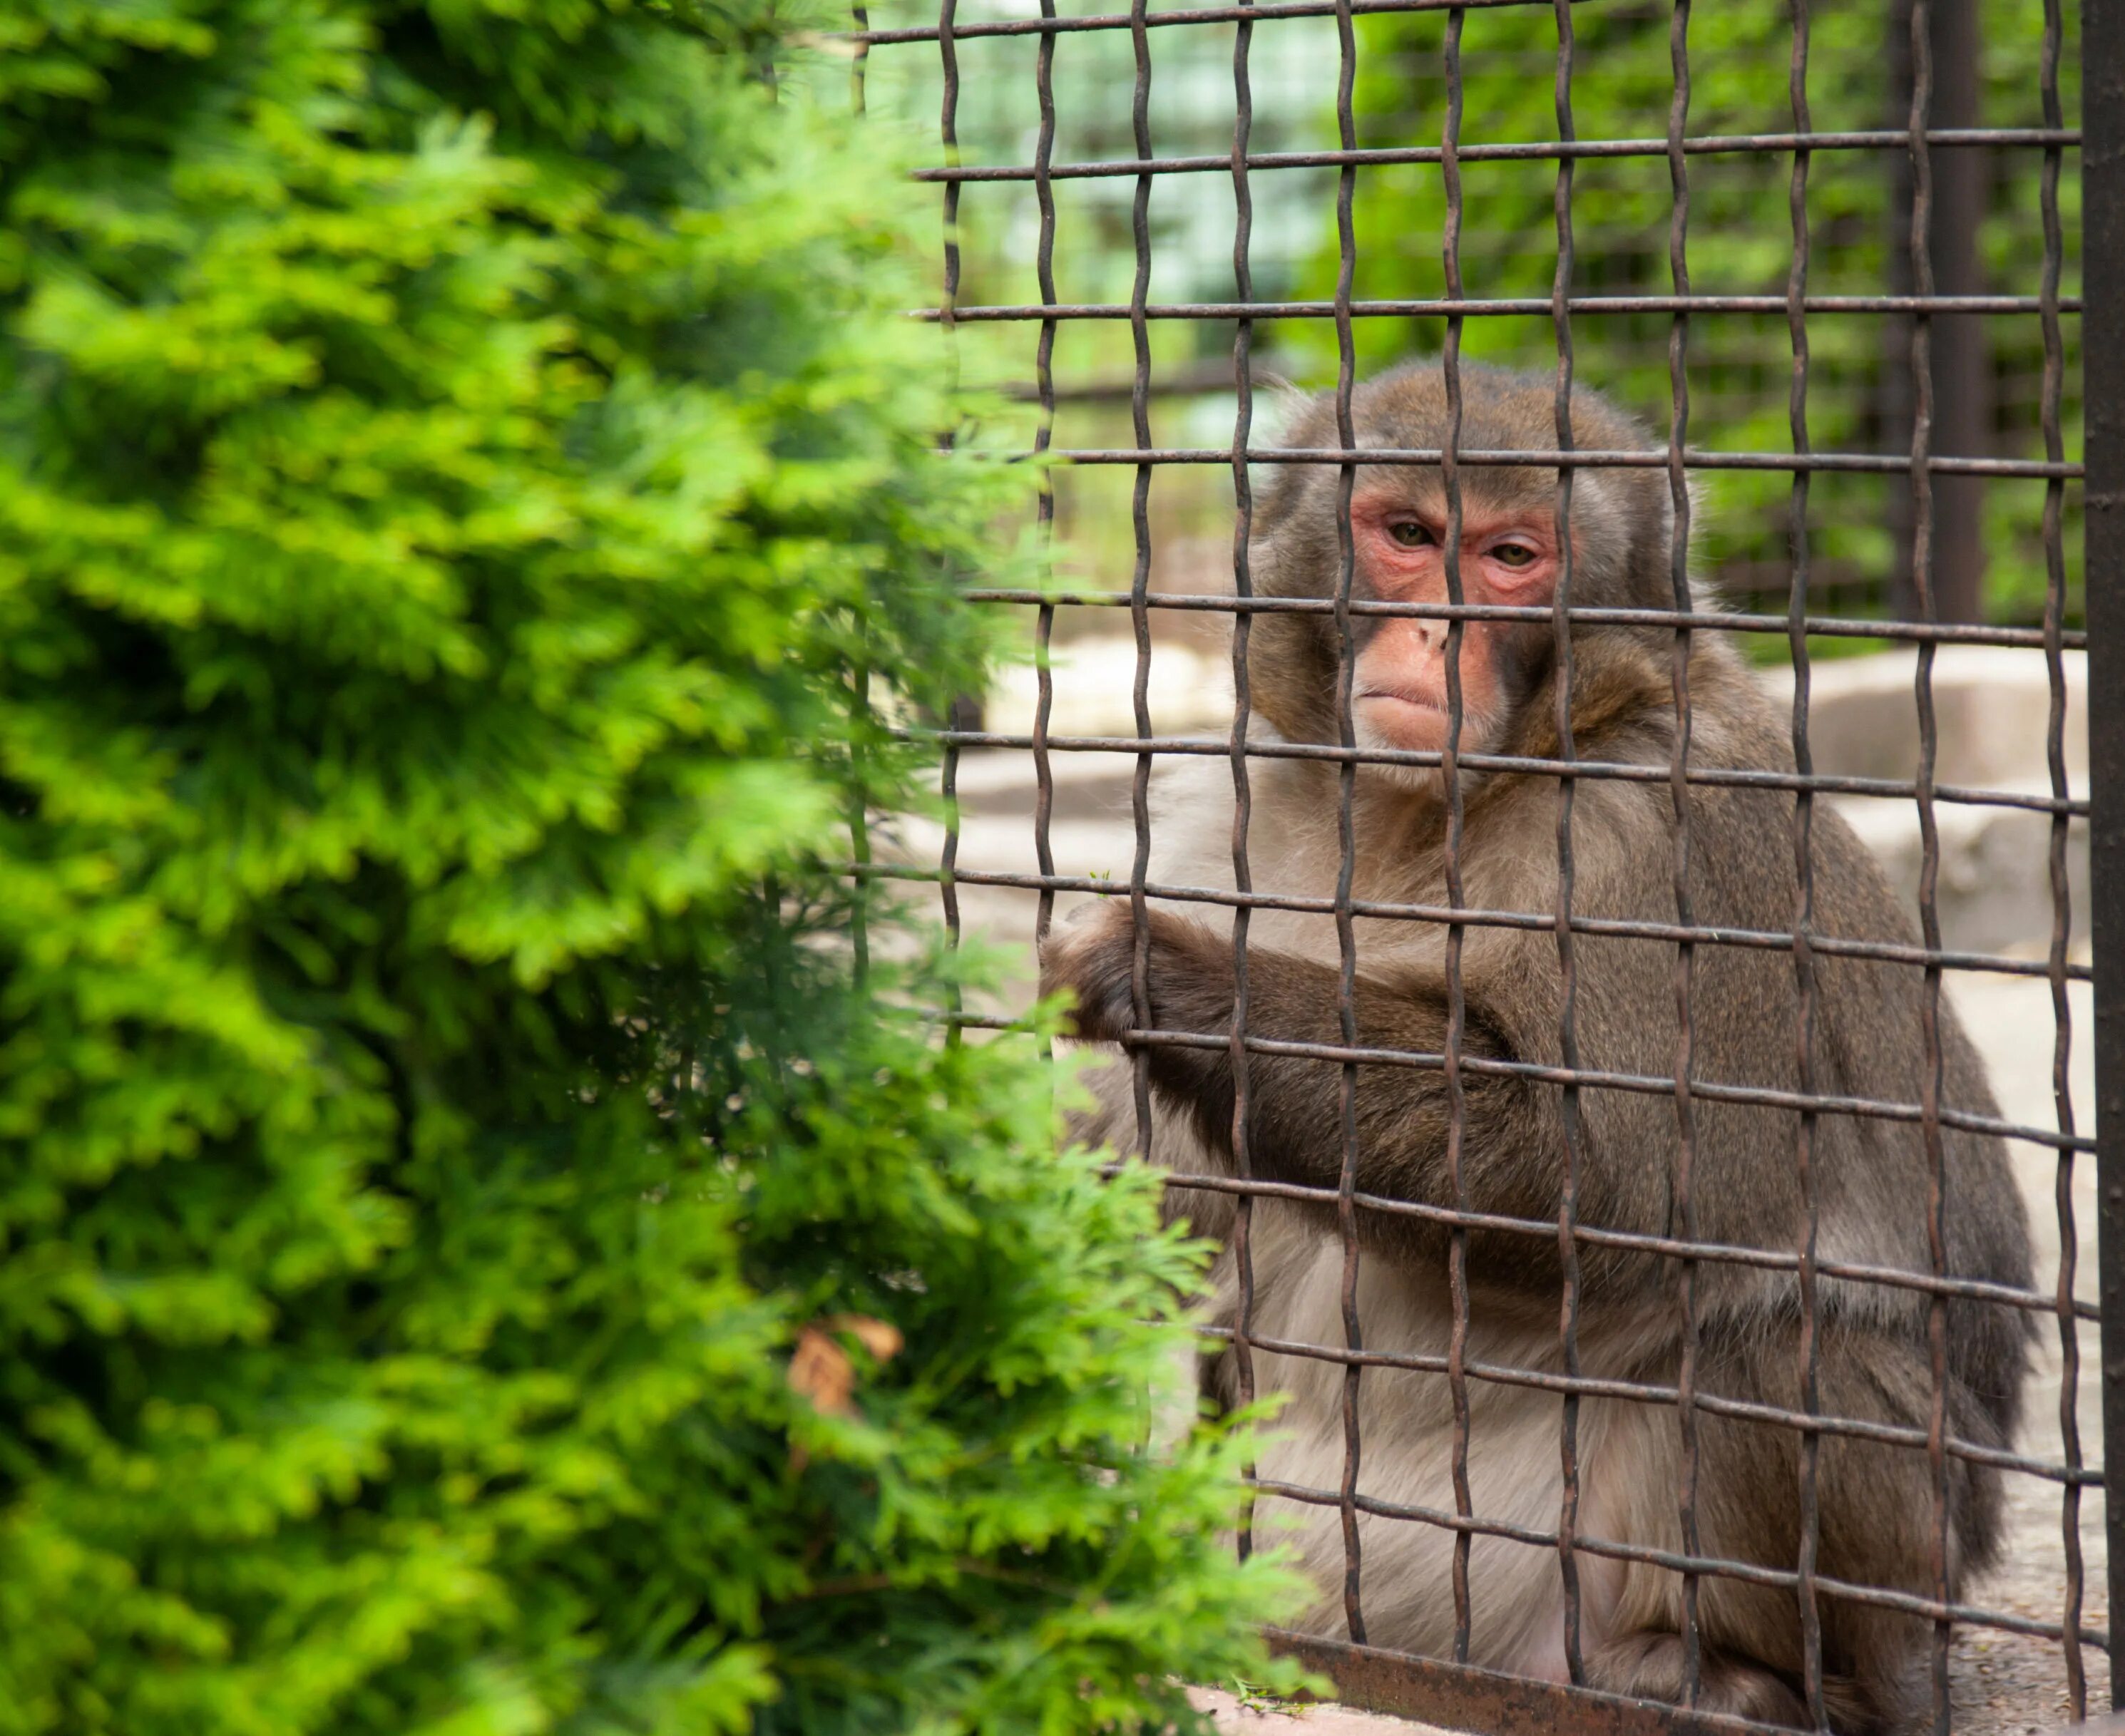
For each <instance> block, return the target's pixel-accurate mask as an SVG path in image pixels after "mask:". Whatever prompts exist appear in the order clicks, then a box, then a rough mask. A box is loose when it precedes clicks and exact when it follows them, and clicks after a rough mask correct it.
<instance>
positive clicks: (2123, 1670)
mask: <svg viewBox="0 0 2125 1736" xmlns="http://www.w3.org/2000/svg"><path fill="white" fill-rule="evenodd" d="M2121 66H2125V10H2121V9H2120V8H2119V7H2115V6H2084V7H2082V9H2081V13H2080V67H2081V75H2080V76H2081V125H2082V127H2083V129H2085V138H2084V140H2083V143H2082V155H2081V189H2082V191H2081V230H2082V237H2083V242H2082V245H2083V249H2084V262H2085V263H2086V262H2088V261H2093V262H2094V267H2093V269H2084V271H2083V272H2082V280H2083V281H2082V294H2083V295H2084V297H2085V304H2084V310H2083V318H2082V322H2081V372H2082V403H2083V407H2084V410H2085V414H2086V418H2087V427H2086V447H2087V467H2088V468H2087V475H2086V480H2085V482H2084V483H2083V485H2082V492H2081V504H2082V506H2083V507H2084V509H2085V511H2086V513H2087V524H2086V526H2085V529H2084V532H2083V537H2084V542H2085V549H2086V554H2087V572H2086V575H2085V580H2084V586H2085V588H2084V590H2083V594H2082V608H2083V609H2084V610H2085V613H2086V614H2087V618H2088V646H2089V652H2088V775H2089V804H2090V814H2089V821H2088V870H2089V887H2088V891H2089V899H2088V905H2089V909H2088V918H2089V939H2090V943H2091V944H2092V946H2093V947H2094V953H2095V957H2097V958H2098V959H2099V960H2105V961H2112V962H2114V961H2116V960H2118V959H2120V958H2125V950H2121V947H2125V826H2121V824H2120V821H2121V817H2125V703H2121V702H2125V680H2120V668H2121V666H2120V664H2119V661H2118V658H2119V655H2120V652H2121V651H2125V583H2121V581H2125V416H2121V413H2120V412H2121V407H2125V279H2121V277H2120V275H2119V274H2118V271H2116V270H2115V269H2114V267H2115V262H2116V261H2118V260H2119V259H2121V258H2125V101H2121V100H2120V96H2119V92H2118V79H2117V69H2118V68H2119V67H2121ZM2106 264H2109V265H2110V266H2112V267H2113V268H2112V269H2109V270H2105V269H2104V266H2105V265H2106ZM2094 1001H2095V1017H2094V1020H2093V1021H2092V1022H2091V1029H2090V1042H2091V1043H2092V1045H2093V1046H2094V1051H2095V1103H2094V1111H2095V1127H2094V1132H2095V1147H2096V1149H2095V1201H2096V1205H2095V1234H2096V1251H2095V1271H2096V1282H2097V1284H2098V1285H2099V1296H2100V1315H2101V1318H2100V1320H2099V1323H2098V1328H2097V1329H2098V1333H2099V1338H2098V1347H2097V1348H2098V1353H2099V1357H2100V1358H2101V1361H2100V1364H2099V1366H2100V1367H2101V1368H2102V1369H2103V1371H2104V1378H2103V1381H2102V1385H2101V1386H2100V1388H2099V1404H2100V1423H2101V1428H2100V1433H2101V1437H2102V1440H2103V1490H2104V1501H2103V1511H2104V1522H2103V1528H2104V1545H2105V1546H2104V1557H2105V1570H2104V1592H2105V1595H2106V1598H2107V1602H2108V1607H2109V1645H2108V1647H2107V1648H2106V1649H2107V1650H2108V1651H2109V1663H2110V1704H2111V1707H2112V1709H2113V1710H2125V1705H2121V1696H2125V1381H2120V1380H2118V1379H2117V1378H2116V1377H2115V1376H2114V1375H2113V1373H2112V1372H2111V1371H2112V1370H2113V1369H2115V1368H2117V1367H2119V1366H2121V1365H2125V972H2121V971H2118V970H2115V969H2112V968H2109V967H2108V966H2107V965H2106V966H2104V967H2099V968H2098V969H2097V971H2096V972H2095V981H2094Z"/></svg>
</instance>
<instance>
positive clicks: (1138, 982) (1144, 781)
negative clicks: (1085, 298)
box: [1129, 0, 1152, 1162]
mask: <svg viewBox="0 0 2125 1736" xmlns="http://www.w3.org/2000/svg"><path fill="white" fill-rule="evenodd" d="M1143 15H1144V0H1131V4H1130V7H1129V44H1130V46H1131V47H1132V48H1133V49H1134V50H1135V54H1136V89H1135V92H1134V94H1133V96H1132V98H1131V100H1130V104H1129V120H1130V125H1131V126H1132V128H1133V130H1134V132H1135V134H1136V154H1137V160H1138V162H1148V161H1150V158H1151V42H1150V39H1149V37H1148V36H1147V35H1146V34H1145V31H1144V22H1143ZM1151 183H1152V176H1150V175H1148V174H1143V175H1139V176H1137V178H1136V202H1135V205H1134V207H1133V209H1132V210H1131V212H1130V231H1131V233H1132V235H1133V238H1134V241H1135V244H1136V278H1135V281H1134V283H1133V285H1132V286H1131V288H1130V290H1129V336H1130V339H1131V340H1132V341H1133V344H1134V346H1135V350H1136V377H1135V380H1134V383H1133V384H1132V386H1131V387H1130V389H1129V413H1130V416H1131V418H1132V420H1133V423H1134V426H1135V429H1136V443H1137V448H1138V450H1139V451H1142V450H1143V449H1147V448H1148V447H1149V446H1150V445H1151V331H1150V327H1149V326H1148V324H1147V322H1146V319H1145V316H1144V303H1145V302H1146V301H1147V299H1149V297H1150V294H1151ZM1151 472H1152V467H1151V466H1150V465H1149V464H1147V463H1144V464H1138V466H1137V467H1136V487H1135V491H1134V492H1133V496H1131V499H1130V503H1129V522H1130V525H1131V526H1132V528H1133V530H1134V533H1135V536H1136V571H1135V572H1134V574H1133V576H1132V577H1131V578H1130V581H1129V619H1130V622H1131V623H1132V624H1133V626H1134V628H1135V629H1136V687H1135V694H1134V699H1135V704H1136V736H1137V740H1138V741H1149V740H1150V739H1151V612H1150V609H1149V608H1148V607H1147V605H1146V604H1145V602H1144V594H1145V592H1146V591H1147V590H1149V589H1150V586H1151ZM1151 760H1152V756H1151V754H1150V751H1149V750H1145V751H1144V752H1143V753H1140V754H1138V755H1137V756H1136V782H1135V783H1134V785H1133V788H1132V790H1131V792H1130V806H1131V810H1132V812H1133V816H1134V818H1135V821H1136V857H1135V859H1134V861H1133V863H1131V865H1130V868H1129V915H1130V917H1131V919H1132V920H1133V922H1134V924H1135V926H1136V951H1135V953H1134V956H1133V958H1132V960H1131V962H1130V967H1129V995H1130V1000H1131V1003H1132V1011H1133V1014H1134V1017H1135V1020H1136V1028H1137V1029H1138V1030H1139V1031H1146V1030H1149V1029H1150V1028H1151V922H1150V919H1149V913H1148V912H1147V910H1145V908H1144V901H1143V882H1144V877H1145V876H1146V875H1147V873H1149V872H1150V870H1151ZM1132 1066H1133V1069H1134V1073H1135V1084H1136V1141H1137V1153H1138V1155H1139V1156H1140V1157H1142V1158H1143V1159H1144V1160H1145V1161H1146V1162H1148V1161H1149V1160H1150V1158H1151V1055H1150V1051H1147V1050H1145V1049H1143V1048H1138V1049H1137V1050H1135V1051H1133V1060H1132Z"/></svg>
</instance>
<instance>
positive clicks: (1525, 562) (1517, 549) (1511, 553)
mask: <svg viewBox="0 0 2125 1736" xmlns="http://www.w3.org/2000/svg"><path fill="white" fill-rule="evenodd" d="M1491 559H1492V560H1494V561H1496V562H1501V564H1502V565H1505V566H1507V567H1532V566H1533V565H1534V561H1535V552H1534V550H1533V549H1532V548H1529V547H1528V545H1527V544H1526V543H1499V544H1498V546H1497V547H1496V548H1493V549H1492V550H1491Z"/></svg>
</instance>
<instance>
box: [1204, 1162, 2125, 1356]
mask: <svg viewBox="0 0 2125 1736" xmlns="http://www.w3.org/2000/svg"><path fill="white" fill-rule="evenodd" d="M1165 1182H1166V1186H1167V1187H1169V1188H1188V1189H1190V1190H1191V1191H1193V1192H1194V1193H1224V1194H1229V1195H1232V1197H1235V1198H1240V1199H1280V1200H1288V1201H1290V1202H1293V1203H1294V1204H1298V1205H1315V1206H1332V1205H1334V1204H1335V1203H1336V1201H1337V1199H1338V1198H1339V1197H1340V1196H1339V1195H1338V1194H1337V1193H1336V1191H1335V1190H1334V1189H1332V1188H1310V1187H1308V1186H1307V1185H1306V1184H1305V1183H1303V1182H1275V1181H1264V1180H1262V1179H1259V1178H1257V1177H1253V1176H1231V1175H1211V1174H1202V1173H1198V1172H1196V1171H1193V1170H1168V1171H1167V1172H1166V1176H1165ZM1354 1197H1355V1199H1356V1200H1357V1202H1358V1204H1359V1206H1360V1207H1362V1208H1363V1209H1364V1210H1366V1211H1372V1212H1374V1213H1377V1214H1378V1215H1379V1216H1383V1217H1408V1218H1416V1219H1418V1220H1420V1221H1422V1222H1425V1223H1428V1224H1436V1225H1438V1226H1440V1227H1441V1228H1444V1229H1449V1230H1491V1231H1494V1232H1496V1233H1497V1234H1499V1235H1520V1236H1527V1237H1531V1238H1534V1239H1535V1240H1541V1241H1554V1240H1557V1221H1556V1220H1555V1219H1554V1218H1551V1219H1546V1220H1545V1219H1538V1218H1524V1217H1506V1216H1501V1215H1500V1214H1498V1213H1496V1212H1492V1211H1463V1210H1461V1209H1460V1208H1458V1207H1453V1206H1435V1205H1433V1204H1431V1203H1430V1202H1429V1201H1425V1200H1406V1199H1397V1198H1394V1197H1392V1196H1390V1195H1388V1194H1382V1193H1358V1194H1356V1195H1355V1196H1354ZM1571 1235H1572V1238H1573V1240H1576V1241H1581V1242H1584V1243H1585V1244H1586V1245H1587V1246H1589V1247H1590V1248H1614V1249H1617V1250H1618V1252H1621V1253H1626V1254H1651V1255H1653V1256H1656V1258H1663V1259H1689V1260H1709V1261H1712V1262H1713V1263H1716V1264H1720V1265H1728V1266H1749V1267H1753V1268H1755V1269H1757V1270H1759V1271H1764V1272H1798V1271H1799V1269H1800V1256H1799V1255H1798V1254H1796V1253H1793V1252H1792V1251H1791V1250H1789V1249H1779V1248H1745V1247H1742V1246H1740V1245H1739V1244H1736V1243H1733V1242H1707V1241H1697V1240H1690V1239H1689V1238H1687V1237H1684V1236H1674V1235H1644V1234H1642V1233H1641V1232H1639V1231H1637V1230H1609V1229H1604V1228H1603V1227H1602V1226H1600V1225H1589V1224H1582V1223H1579V1222H1577V1221H1575V1222H1574V1223H1573V1224H1572V1226H1571ZM1815 1269H1816V1272H1817V1273H1821V1274H1822V1275H1823V1276H1825V1277H1836V1278H1845V1279H1847V1280H1849V1281H1850V1282H1853V1283H1855V1284H1873V1285H1877V1286H1879V1287H1881V1288H1882V1289H1885V1290H1909V1291H1914V1292H1915V1293H1917V1294H1919V1295H1921V1296H1951V1297H1954V1298H1956V1299H1958V1300H1959V1301H1971V1302H1991V1303H1997V1304H1998V1305H1999V1306H2001V1307H2003V1308H2019V1309H2023V1310H2026V1311H2028V1312H2030V1313H2033V1314H2053V1313H2056V1312H2057V1310H2058V1299H2057V1297H2056V1296H2040V1295H2038V1293H2037V1292H2036V1291H2033V1290H2021V1289H2017V1288H2016V1287H2014V1285H2012V1284H1998V1283H1995V1282H1992V1281H1991V1279H1989V1278H1958V1277H1947V1276H1945V1275H1944V1274H1942V1273H1934V1272H1913V1271H1908V1270H1906V1268H1903V1267H1901V1266H1873V1265H1864V1264H1861V1263H1858V1262H1855V1261H1852V1260H1826V1259H1821V1258H1817V1259H1816V1263H1815ZM2072 1311H2073V1314H2074V1315H2075V1317H2076V1319H2080V1320H2087V1321H2090V1322H2091V1323H2093V1322H2094V1321H2096V1320H2099V1319H2100V1318H2101V1316H2100V1314H2099V1310H2098V1309H2097V1306H2096V1304H2094V1302H2090V1301H2082V1300H2080V1298H2078V1297H2076V1298H2075V1299H2074V1301H2073V1304H2072Z"/></svg>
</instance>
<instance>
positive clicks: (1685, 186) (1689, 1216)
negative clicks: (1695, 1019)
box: [1667, 0, 1703, 1706]
mask: <svg viewBox="0 0 2125 1736" xmlns="http://www.w3.org/2000/svg"><path fill="white" fill-rule="evenodd" d="M1668 61H1669V65H1670V69H1671V72H1672V74H1673V78H1674V95H1673V97H1672V98H1671V100H1670V102H1669V104H1668V111H1667V172H1668V186H1669V188H1670V208H1669V219H1668V236H1667V263H1668V271H1669V275H1670V276H1671V277H1672V279H1673V280H1674V285H1675V294H1677V295H1684V296H1686V295H1688V294H1689V165H1688V162H1687V160H1686V159H1685V158H1684V156H1683V152H1682V140H1683V132H1684V128H1685V126H1686V125H1688V123H1689V0H1675V7H1674V11H1673V12H1672V14H1671V16H1670V23H1669V28H1668ZM1667 376H1668V393H1669V398H1670V409H1669V413H1668V435H1667V484H1668V501H1669V510H1670V513H1671V515H1672V529H1671V535H1670V546H1669V551H1668V579H1669V583H1670V587H1671V589H1672V590H1673V592H1674V595H1675V609H1676V612H1677V613H1679V614H1687V613H1688V612H1689V607H1690V594H1689V528H1690V520H1689V473H1687V472H1686V471H1685V470H1684V468H1683V460H1682V454H1683V448H1684V445H1686V444H1687V442H1688V440H1689V314H1688V313H1686V312H1678V313H1676V314H1675V322H1674V323H1673V325H1672V326H1670V328H1669V331H1668V340H1667ZM1689 652H1690V631H1689V628H1687V627H1678V628H1675V646H1674V652H1673V661H1672V663H1671V665H1670V671H1669V680H1670V685H1671V686H1672V689H1673V691H1674V698H1675V746H1674V750H1673V753H1672V755H1671V758H1670V783H1669V796H1670V804H1671V807H1672V809H1673V813H1674V827H1675V921H1676V923H1677V924H1678V925H1680V926H1682V927H1685V928H1686V927H1689V926H1690V925H1691V924H1694V922H1695V921H1696V917H1695V915H1694V904H1693V901H1692V900H1691V898H1690V895H1689V731H1690V709H1689ZM1696 967H1697V948H1696V947H1695V946H1694V944H1693V943H1691V942H1689V941H1687V940H1684V941H1680V942H1678V943H1676V946H1675V1023H1676V1034H1675V1134H1676V1147H1675V1197H1674V1207H1675V1221H1676V1222H1677V1223H1678V1225H1679V1226H1680V1231H1681V1235H1682V1239H1683V1240H1684V1241H1695V1240H1697V1201H1696V1197H1695V1195H1694V1193H1693V1191H1692V1190H1693V1187H1694V1181H1695V1174H1696V1167H1697V1112H1696V1109H1695V1108H1694V1105H1693V1103H1691V1101H1690V1094H1689V1071H1690V1051H1691V1046H1692V1042H1693V1039H1694V1036H1695V1034H1696V1033H1695V1031H1694V1027H1693V1024H1692V1021H1691V1017H1690V1012H1691V1009H1690V1000H1689V997H1690V990H1691V987H1692V986H1693V983H1694V977H1695V973H1696ZM1680 1268H1681V1270H1680V1274H1679V1280H1680V1288H1681V1292H1682V1362H1681V1367H1680V1369H1679V1370H1678V1371H1677V1376H1676V1381H1675V1386H1676V1399H1675V1413H1676V1420H1677V1423H1678V1426H1679V1427H1680V1431H1681V1435H1682V1487H1681V1489H1680V1491H1679V1494H1680V1517H1681V1520H1682V1548H1683V1553H1684V1555H1691V1556H1694V1555H1697V1554H1698V1553H1699V1550H1698V1527H1697V1473H1698V1442H1697V1348H1698V1344H1697V1339H1698V1327H1697V1262H1696V1261H1695V1260H1694V1259H1689V1258H1685V1259H1684V1260H1682V1261H1680ZM1697 1598H1698V1576H1697V1575H1696V1574H1694V1573H1685V1574H1683V1576H1682V1684H1683V1704H1684V1705H1686V1706H1694V1705H1696V1704H1697V1696H1698V1690H1699V1676H1700V1675H1701V1673H1702V1667H1703V1659H1702V1658H1701V1657H1700V1656H1699V1652H1700V1650H1701V1647H1700V1644H1699V1634H1698V1624H1697Z"/></svg>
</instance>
